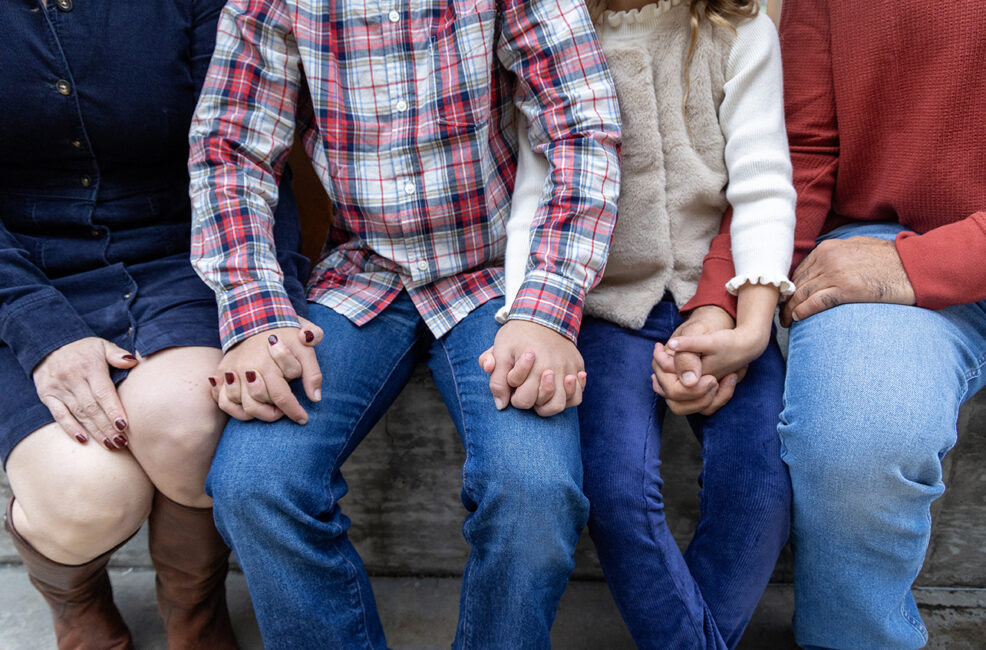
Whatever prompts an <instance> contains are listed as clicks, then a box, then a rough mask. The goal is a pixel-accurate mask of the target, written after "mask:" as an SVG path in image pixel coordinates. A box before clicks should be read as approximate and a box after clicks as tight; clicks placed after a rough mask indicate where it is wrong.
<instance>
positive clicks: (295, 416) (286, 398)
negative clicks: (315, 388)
mask: <svg viewBox="0 0 986 650" xmlns="http://www.w3.org/2000/svg"><path fill="white" fill-rule="evenodd" d="M264 382H265V383H266V384H267V394H268V395H270V399H271V401H272V402H273V403H274V406H276V407H277V408H279V409H281V412H282V413H284V415H286V416H288V417H289V418H291V419H292V420H294V421H295V422H297V423H298V424H307V423H308V413H306V412H305V409H304V408H303V407H302V406H301V403H300V402H299V401H298V398H297V397H295V396H294V393H293V392H292V391H291V387H290V386H288V382H286V381H285V380H284V378H283V377H279V376H276V375H275V374H274V373H269V374H266V375H264Z"/></svg>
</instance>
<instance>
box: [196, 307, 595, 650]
mask: <svg viewBox="0 0 986 650" xmlns="http://www.w3.org/2000/svg"><path fill="white" fill-rule="evenodd" d="M502 305H503V299H502V298H500V299H496V300H491V301H490V302H488V303H486V304H485V305H483V306H482V307H479V308H477V309H476V310H475V311H473V312H472V313H471V314H470V315H469V316H467V317H466V318H465V319H464V320H463V321H462V322H460V323H459V324H458V325H456V326H455V327H454V328H453V329H452V331H450V332H449V333H447V334H446V335H445V336H443V337H442V338H440V339H437V340H436V339H435V338H434V337H433V336H432V335H431V334H430V333H429V332H428V329H427V328H426V327H425V326H424V323H423V321H422V319H421V317H420V316H419V315H418V312H417V310H416V309H415V308H414V305H413V304H412V303H411V300H410V298H409V297H408V296H407V294H406V293H402V294H401V295H400V296H399V297H398V298H397V299H396V300H395V301H394V303H393V304H391V305H390V306H389V307H388V308H387V309H386V310H385V311H384V312H383V313H382V314H380V315H379V316H377V317H376V318H375V319H373V320H372V321H371V322H369V323H367V324H366V325H364V326H362V327H357V326H355V325H353V324H352V323H351V322H350V321H349V320H347V319H346V318H345V317H343V316H340V315H339V314H337V313H335V312H334V311H332V310H331V309H328V308H326V307H322V306H320V305H314V304H313V305H311V306H310V312H309V318H310V319H311V320H312V321H313V322H314V323H315V324H316V325H318V326H319V327H321V328H322V329H323V330H324V331H325V339H324V340H323V341H322V343H321V344H320V345H319V346H318V347H317V348H316V352H317V354H318V360H319V364H320V365H321V368H322V373H323V376H324V380H323V383H322V401H321V402H319V403H318V404H313V403H311V402H309V401H308V400H307V399H306V398H305V396H304V393H303V392H302V391H301V390H300V388H299V387H297V386H296V387H295V394H296V395H297V396H298V398H299V400H300V401H301V403H302V406H304V407H305V409H306V410H307V411H308V415H309V421H308V424H306V425H305V426H298V425H296V424H294V423H293V422H291V421H289V420H287V419H286V418H282V419H281V420H279V421H277V422H275V423H273V424H267V423H264V422H259V421H251V422H240V421H237V420H231V421H230V423H229V425H228V426H227V427H226V431H225V433H224V434H223V437H222V440H221V441H220V443H219V448H218V449H217V450H216V457H215V460H214V461H213V464H212V471H211V472H210V474H209V478H208V482H207V485H206V489H207V491H208V493H209V494H210V495H212V497H213V499H214V500H215V506H214V507H215V516H216V523H217V526H218V528H219V531H220V533H222V535H223V537H224V538H225V539H226V541H227V542H228V543H229V544H230V546H231V547H232V548H233V550H234V551H235V552H236V556H237V558H238V559H239V562H240V566H241V567H242V568H243V572H244V573H245V574H246V579H247V586H248V587H249V589H250V595H251V597H252V598H253V604H254V608H255V610H256V613H257V620H258V622H259V624H260V631H261V634H262V635H263V638H264V645H265V647H267V648H269V649H273V648H292V649H294V648H333V649H348V648H378V649H383V648H386V643H385V640H384V633H383V629H382V627H381V625H380V619H379V617H378V616H377V610H376V605H375V602H374V598H373V592H372V590H371V589H370V583H369V580H368V579H367V575H366V571H365V570H364V568H363V563H362V561H361V560H360V557H359V555H358V554H357V553H356V550H355V549H354V548H353V545H352V544H351V543H350V542H349V539H348V537H347V534H346V531H347V530H348V529H349V519H348V518H347V517H346V516H345V515H343V514H342V513H341V512H340V510H339V500H340V499H341V498H342V496H343V495H344V494H345V493H346V482H345V481H344V480H343V478H342V474H341V473H340V467H341V466H342V464H343V462H344V461H345V460H346V458H347V457H348V456H349V455H350V454H351V453H352V451H353V450H354V449H355V448H356V446H357V445H358V444H359V443H360V441H361V440H362V439H363V437H364V436H366V434H367V433H368V432H369V431H370V429H371V428H372V426H373V425H374V424H375V423H376V422H377V421H378V420H379V419H380V417H381V416H382V415H383V414H384V412H385V411H386V410H387V407H388V406H390V404H391V403H392V402H393V401H394V399H395V398H396V397H397V395H398V393H400V391H401V389H402V388H403V387H404V385H405V384H406V383H407V380H408V378H409V377H410V375H411V371H412V370H413V368H414V366H415V365H416V363H417V361H418V360H419V359H422V358H427V359H428V365H429V367H430V368H431V372H432V375H433V377H434V379H435V383H436V384H437V386H438V389H439V391H440V392H441V394H442V397H443V398H444V400H445V403H446V405H447V406H448V409H449V412H450V413H451V415H452V419H453V420H454V422H455V425H456V428H457V429H458V431H459V433H460V435H461V436H462V440H463V444H464V445H465V450H466V461H465V465H464V466H463V468H462V503H463V505H465V507H466V509H467V510H468V511H469V514H468V516H467V517H466V521H465V525H464V526H463V533H464V535H465V538H466V541H468V542H469V545H470V547H471V549H472V552H471V554H470V556H469V560H468V562H467V563H466V566H465V571H464V575H463V579H462V592H461V599H460V611H459V623H458V628H457V631H456V637H455V643H454V647H455V648H484V649H485V648H511V649H514V648H517V649H522V648H547V647H548V646H549V643H550V640H549V630H550V628H551V624H552V622H553V620H554V617H555V611H556V609H557V606H558V601H559V599H560V597H561V594H562V591H563V590H564V589H565V586H566V584H567V583H568V577H569V574H570V573H571V571H572V569H573V567H574V565H575V560H574V552H575V544H576V542H577V541H578V538H579V532H580V531H581V530H582V528H583V526H584V525H585V522H586V519H587V518H588V515H589V505H588V501H587V500H586V498H585V497H584V496H583V494H582V463H581V458H580V452H579V431H578V417H577V414H576V410H575V409H574V408H572V409H568V410H566V411H565V412H563V413H561V414H559V415H556V416H553V417H551V418H541V417H539V416H537V415H535V414H534V413H533V412H531V411H519V410H517V409H514V408H507V409H506V410H504V411H498V410H496V407H495V406H494V405H493V397H492V395H491V394H490V390H489V378H488V377H487V375H486V374H485V373H484V372H483V371H482V369H481V368H480V367H479V364H478V363H477V358H478V357H479V355H480V354H481V353H482V352H483V351H484V350H485V349H486V348H488V347H489V346H490V345H491V344H492V343H493V337H494V335H495V334H496V331H497V328H498V327H499V326H498V325H497V323H496V320H495V318H494V315H495V314H496V311H497V309H498V308H499V307H501V306H502ZM424 462H427V461H426V460H425V461H424ZM407 535H408V536H409V537H421V538H426V537H427V535H423V534H422V533H421V531H415V530H409V531H407ZM450 542H451V540H450Z"/></svg>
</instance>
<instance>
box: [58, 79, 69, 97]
mask: <svg viewBox="0 0 986 650" xmlns="http://www.w3.org/2000/svg"><path fill="white" fill-rule="evenodd" d="M55 90H57V91H58V92H59V93H61V94H62V95H71V94H72V84H70V83H69V82H67V81H65V80H64V79H59V80H58V81H56V82H55Z"/></svg>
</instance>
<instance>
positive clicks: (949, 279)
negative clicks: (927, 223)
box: [894, 212, 986, 309]
mask: <svg viewBox="0 0 986 650" xmlns="http://www.w3.org/2000/svg"><path fill="white" fill-rule="evenodd" d="M894 243H895V245H896V247H897V254H898V255H899V256H900V261H901V264H902V265H903V266H904V272H905V273H907V278H908V280H910V282H911V287H912V288H913V289H914V297H915V298H916V302H917V306H918V307H924V308H925V309H943V308H945V307H948V306H951V305H965V304H968V303H973V302H978V301H980V300H984V299H986V264H983V260H984V259H986V212H978V213H976V214H974V215H972V216H971V217H968V218H966V219H963V220H962V221H958V222H955V223H951V224H948V225H947V226H940V227H938V228H935V229H933V230H930V231H928V232H926V233H924V234H923V235H919V234H917V233H915V232H910V231H905V232H902V233H900V234H899V235H897V238H896V240H895V242H894Z"/></svg>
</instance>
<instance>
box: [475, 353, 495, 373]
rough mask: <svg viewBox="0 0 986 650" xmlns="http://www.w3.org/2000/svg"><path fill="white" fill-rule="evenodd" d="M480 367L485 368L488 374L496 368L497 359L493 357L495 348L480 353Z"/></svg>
mask: <svg viewBox="0 0 986 650" xmlns="http://www.w3.org/2000/svg"><path fill="white" fill-rule="evenodd" d="M479 367H480V368H482V369H483V372H485V373H486V374H487V375H488V374H490V373H492V372H493V370H494V369H495V368H496V361H495V360H494V359H493V348H489V349H488V350H486V352H483V353H482V354H481V355H479Z"/></svg>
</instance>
